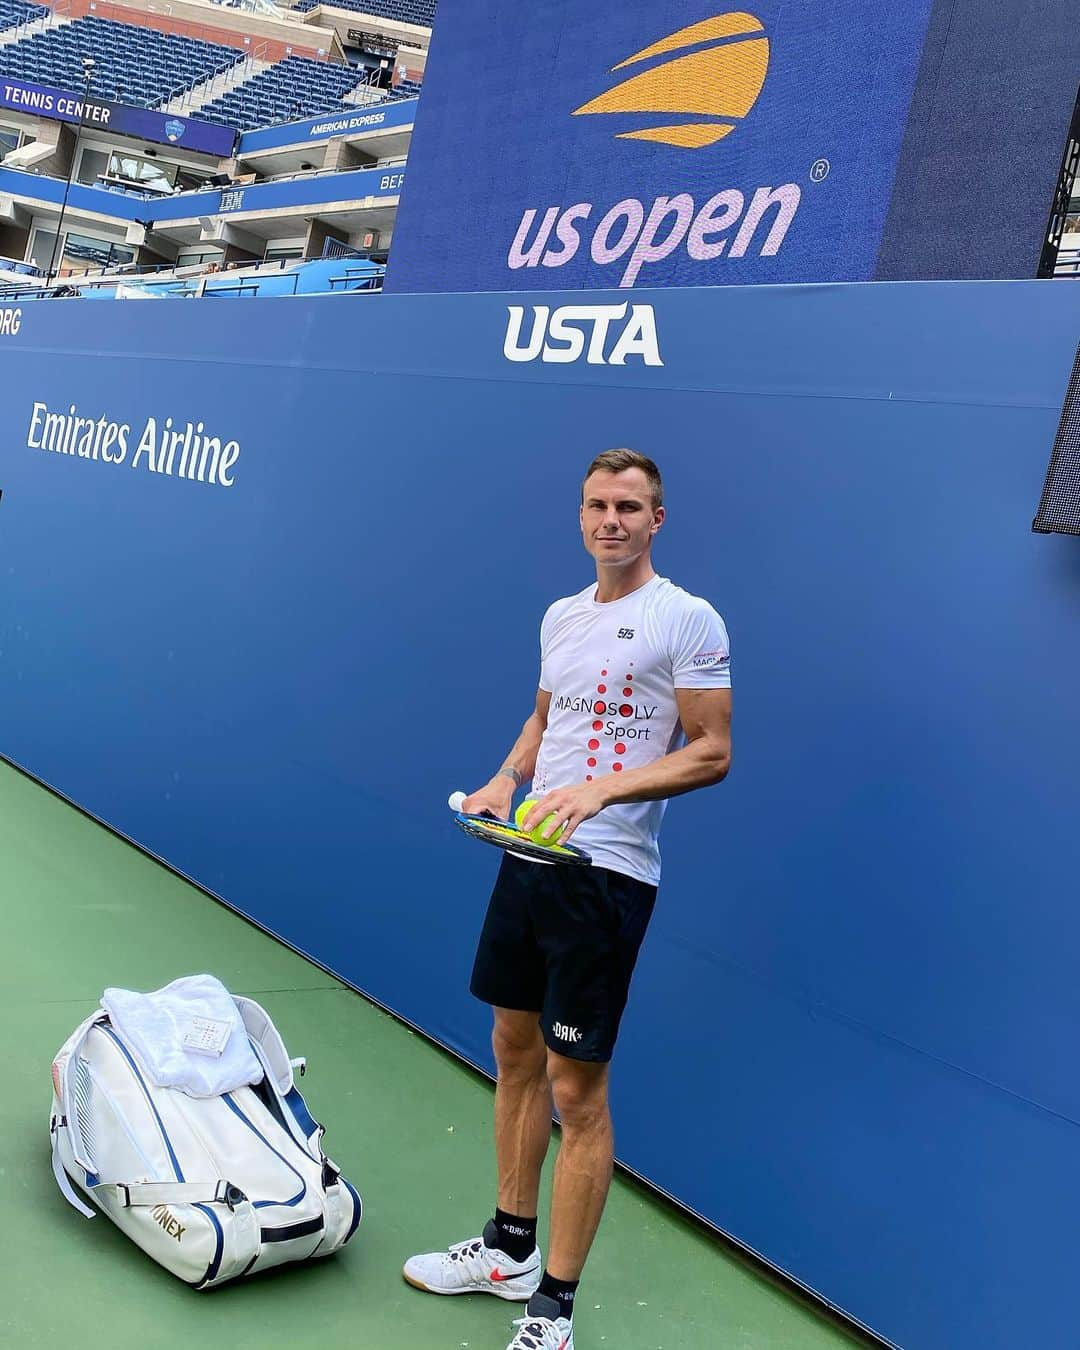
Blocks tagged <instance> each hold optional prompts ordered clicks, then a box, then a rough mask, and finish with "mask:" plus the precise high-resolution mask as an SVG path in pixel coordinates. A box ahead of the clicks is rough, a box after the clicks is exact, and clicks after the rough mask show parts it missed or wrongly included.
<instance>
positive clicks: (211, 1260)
mask: <svg viewBox="0 0 1080 1350" xmlns="http://www.w3.org/2000/svg"><path fill="white" fill-rule="evenodd" d="M172 987H173V986H170V988H172ZM221 988H222V992H223V993H227V991H225V990H224V987H223V986H222V987H221ZM229 998H231V1000H232V1002H233V1003H235V1005H236V1008H237V1009H238V1011H239V1014H240V1018H241V1019H242V1027H241V1026H240V1025H239V1024H238V1027H239V1029H238V1030H237V1033H236V1034H237V1035H238V1036H240V1035H242V1033H243V1032H245V1031H246V1033H247V1039H248V1041H249V1043H250V1045H251V1048H252V1050H253V1051H254V1053H255V1055H256V1057H257V1059H258V1062H259V1064H261V1066H262V1070H263V1074H262V1078H261V1081H259V1082H258V1083H256V1084H254V1085H253V1086H250V1085H249V1086H242V1087H239V1088H235V1089H234V1090H232V1091H229V1092H222V1093H220V1094H219V1095H211V1096H191V1095H189V1093H188V1092H185V1091H183V1090H181V1089H180V1088H177V1087H162V1086H158V1085H156V1084H155V1082H154V1081H152V1078H151V1076H150V1073H149V1072H148V1071H147V1069H146V1068H145V1066H144V1063H143V1062H142V1061H141V1060H140V1058H139V1056H138V1054H137V1052H136V1051H135V1050H134V1048H133V1046H132V1044H130V1043H126V1042H125V1038H124V1037H123V1036H122V1035H120V1034H119V1032H118V1030H117V1027H116V1025H115V1024H114V1019H113V1018H111V1017H110V1015H109V1013H108V1012H107V1011H106V1009H105V1008H99V1009H98V1011H97V1012H95V1013H94V1014H93V1016H92V1017H89V1018H87V1020H86V1021H85V1022H83V1023H82V1025H81V1026H79V1027H77V1028H76V1030H75V1031H74V1032H72V1034H71V1035H70V1036H69V1037H68V1039H67V1041H66V1042H65V1043H64V1045H63V1046H62V1047H61V1049H60V1051H59V1053H58V1054H57V1056H56V1059H55V1060H54V1061H53V1066H52V1076H53V1103H52V1117H51V1120H50V1123H49V1131H50V1134H51V1136H52V1154H53V1173H54V1174H55V1176H56V1180H57V1183H58V1185H59V1186H60V1189H61V1191H63V1193H64V1195H65V1197H66V1198H67V1200H68V1201H69V1202H70V1203H71V1204H72V1205H74V1207H75V1208H76V1209H77V1210H79V1212H80V1213H81V1214H84V1215H86V1217H87V1218H93V1217H94V1211H93V1210H92V1209H91V1208H90V1207H89V1206H88V1205H86V1203H85V1202H84V1201H83V1199H82V1198H81V1197H80V1195H79V1194H78V1192H77V1191H76V1190H75V1187H77V1188H78V1191H81V1192H82V1193H83V1195H85V1196H87V1197H88V1198H90V1199H92V1200H93V1201H94V1203H95V1204H96V1205H97V1206H99V1207H100V1208H101V1209H102V1210H103V1211H104V1212H105V1213H106V1214H107V1215H108V1216H109V1218H110V1219H112V1221H113V1223H115V1224H116V1226H117V1227H118V1228H120V1229H122V1230H123V1231H124V1232H125V1233H126V1234H127V1235H128V1237H129V1238H131V1239H132V1241H133V1242H136V1243H137V1244H138V1245H139V1246H140V1247H141V1248H142V1249H143V1251H144V1252H146V1253H147V1255H149V1256H152V1257H153V1258H154V1260H155V1261H157V1262H159V1263H160V1264H161V1265H163V1266H164V1267H165V1268H166V1269H167V1270H171V1271H172V1273H173V1274H174V1275H178V1276H179V1277H180V1279H182V1280H184V1281H185V1282H186V1283H187V1284H190V1285H192V1286H194V1288H196V1289H211V1288H213V1287H214V1286H216V1285H219V1284H224V1283H225V1282H226V1281H227V1280H234V1279H237V1278H239V1277H241V1276H244V1275H251V1274H255V1273H256V1272H258V1271H261V1270H266V1269H268V1268H269V1267H271V1266H278V1265H283V1264H285V1263H286V1262H289V1261H305V1260H307V1259H308V1258H310V1257H320V1256H329V1255H330V1254H331V1253H332V1252H336V1251H337V1250H338V1249H339V1248H340V1247H343V1246H344V1245H345V1243H346V1242H348V1241H349V1239H350V1238H351V1237H352V1235H353V1234H354V1233H355V1232H356V1228H357V1225H358V1224H359V1222H360V1215H361V1202H360V1196H359V1195H358V1194H357V1192H356V1190H355V1189H354V1187H353V1186H352V1185H350V1183H349V1182H348V1181H346V1179H345V1178H344V1177H343V1176H342V1175H341V1173H340V1172H339V1171H338V1169H337V1168H336V1167H335V1166H334V1164H333V1163H332V1162H331V1161H330V1159H329V1158H328V1157H327V1156H326V1154H325V1153H324V1152H323V1150H322V1136H323V1127H322V1126H321V1125H319V1124H318V1123H317V1122H316V1121H315V1120H314V1119H313V1118H312V1117H311V1115H310V1114H309V1112H308V1109H307V1106H306V1105H305V1103H304V1099H303V1097H302V1096H301V1095H300V1093H299V1092H298V1091H297V1088H296V1086H295V1083H294V1082H293V1069H294V1067H298V1068H299V1070H300V1072H301V1073H303V1072H304V1063H303V1061H302V1060H292V1061H290V1059H289V1056H288V1054H287V1052H286V1050H285V1046H284V1045H283V1043H282V1040H281V1037H280V1035H279V1034H278V1031H277V1028H276V1027H275V1026H274V1024H273V1022H272V1021H271V1020H270V1017H269V1016H268V1014H267V1013H266V1012H265V1011H264V1009H263V1008H261V1007H260V1006H259V1004H258V1003H255V1002H254V1001H253V1000H251V999H248V998H240V997H233V996H231V995H229ZM230 1012H231V1008H230ZM245 1053H246V1051H245ZM72 1183H74V1185H73V1184H72Z"/></svg>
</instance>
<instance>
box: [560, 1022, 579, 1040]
mask: <svg viewBox="0 0 1080 1350" xmlns="http://www.w3.org/2000/svg"><path fill="white" fill-rule="evenodd" d="M555 1035H556V1036H557V1037H558V1039H559V1040H560V1041H569V1042H570V1043H571V1044H572V1045H576V1044H577V1042H578V1041H580V1040H581V1032H580V1031H579V1030H578V1029H577V1027H568V1026H567V1025H566V1023H565V1022H556V1023H555Z"/></svg>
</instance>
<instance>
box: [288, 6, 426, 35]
mask: <svg viewBox="0 0 1080 1350" xmlns="http://www.w3.org/2000/svg"><path fill="white" fill-rule="evenodd" d="M320 3H321V4H325V5H327V6H328V7H329V8H331V9H351V10H355V11H356V12H357V13H359V14H374V15H375V16H376V18H380V19H397V20H399V22H401V23H415V24H418V25H419V26H420V27H421V28H430V27H431V26H432V25H433V24H434V22H435V11H436V9H437V8H438V0H299V3H298V4H297V5H296V6H295V8H296V9H298V10H300V12H301V13H306V12H307V11H308V10H310V9H314V8H315V7H316V6H317V5H319V4H320Z"/></svg>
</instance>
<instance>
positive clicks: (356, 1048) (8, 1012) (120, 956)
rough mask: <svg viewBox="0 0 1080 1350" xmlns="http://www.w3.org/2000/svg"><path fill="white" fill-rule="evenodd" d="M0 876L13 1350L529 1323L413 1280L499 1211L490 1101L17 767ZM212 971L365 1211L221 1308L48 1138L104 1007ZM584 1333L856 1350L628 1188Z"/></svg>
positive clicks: (417, 1349)
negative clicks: (284, 1065)
mask: <svg viewBox="0 0 1080 1350" xmlns="http://www.w3.org/2000/svg"><path fill="white" fill-rule="evenodd" d="M0 859H2V867H0V915H2V917H3V931H4V946H3V958H2V967H0V968H2V971H3V979H2V983H0V1014H2V1016H3V1023H4V1061H5V1063H4V1084H3V1091H2V1093H0V1150H2V1152H0V1248H2V1250H3V1253H4V1257H3V1262H2V1273H0V1345H3V1346H5V1347H11V1350H36V1347H46V1346H48V1347H55V1346H57V1345H73V1344H77V1345H78V1346H80V1348H81V1350H95V1347H99V1346H100V1347H105V1346H108V1347H110V1350H128V1347H131V1348H132V1350H134V1347H139V1350H147V1347H152V1348H153V1350H173V1347H177V1348H179V1347H187V1346H191V1345H203V1346H215V1347H216V1346H228V1347H234V1348H235V1350H246V1348H247V1347H251V1348H252V1350H255V1348H256V1347H258V1350H266V1347H276V1346H282V1347H285V1346H304V1345H314V1346H318V1347H320V1350H337V1348H338V1347H341V1348H342V1350H345V1347H348V1348H349V1350H364V1347H371V1348H372V1350H400V1348H407V1350H461V1348H463V1347H469V1348H470V1350H505V1346H506V1344H507V1342H508V1341H509V1339H510V1322H511V1319H512V1318H513V1317H514V1316H517V1315H520V1309H519V1307H518V1305H516V1304H508V1303H502V1302H500V1301H498V1300H495V1299H491V1298H485V1297H483V1296H479V1297H469V1298H456V1299H440V1298H436V1297H433V1296H431V1295H425V1294H422V1293H419V1292H417V1291H415V1290H413V1289H411V1288H409V1287H408V1286H407V1285H406V1284H405V1283H404V1282H403V1281H402V1279H401V1276H400V1269H401V1263H402V1260H403V1259H404V1258H405V1257H407V1256H408V1255H410V1254H411V1253H412V1252H414V1251H420V1250H427V1249H431V1248H435V1247H441V1246H443V1245H445V1244H446V1243H448V1242H450V1241H454V1240H457V1239H459V1238H463V1237H467V1236H469V1235H471V1233H473V1232H474V1231H479V1227H480V1226H481V1225H482V1223H483V1221H484V1219H485V1218H486V1217H487V1216H488V1214H489V1213H490V1212H491V1206H492V1203H493V1176H492V1161H491V1147H490V1136H491V1124H490V1117H491V1102H492V1090H491V1086H490V1084H488V1083H487V1082H486V1081H485V1080H484V1079H482V1078H481V1077H480V1076H479V1075H478V1074H476V1073H474V1072H473V1071H472V1070H470V1069H469V1068H467V1067H465V1066H464V1065H462V1064H460V1063H459V1062H458V1061H456V1060H455V1059H454V1058H453V1057H452V1056H451V1055H449V1054H447V1053H445V1052H443V1051H441V1050H440V1049H438V1048H437V1047H435V1046H432V1045H430V1044H429V1043H428V1042H426V1041H425V1040H424V1039H423V1038H422V1037H421V1036H419V1035H417V1034H415V1033H414V1032H412V1031H410V1030H408V1029H407V1028H406V1027H404V1026H402V1025H401V1024H400V1023H398V1022H397V1021H395V1020H394V1019H393V1018H391V1017H389V1016H388V1015H387V1014H385V1013H384V1012H382V1011H381V1010H380V1009H378V1008H376V1007H374V1006H373V1005H372V1004H370V1003H368V1002H367V1001H366V1000H365V999H363V998H362V997H360V996H359V995H358V994H356V993H355V992H354V991H352V990H350V989H348V988H347V987H346V986H344V985H342V984H340V983H339V982H338V981H337V980H335V979H333V978H332V977H331V976H329V975H326V974H325V973H324V972H322V971H321V970H319V969H318V968H317V967H315V966H313V965H311V964H310V963H309V962H307V961H305V960H304V959H303V958H301V957H299V956H297V955H296V954H295V953H293V952H292V951H290V950H288V949H287V948H286V947H284V946H282V945H281V944H280V943H278V942H276V941H274V940H273V939H272V938H270V937H267V936H266V935H264V934H263V933H260V932H259V931H258V930H257V929H256V928H254V927H253V926H251V925H250V924H248V923H245V922H244V921H243V920H242V919H240V918H238V917H237V916H236V915H234V914H232V913H231V912H230V911H229V910H227V909H226V908H225V907H224V906H222V905H220V904H218V903H217V902H216V901H214V900H212V899H210V898H209V897H207V896H206V895H204V894H203V893H202V892H200V891H199V890H197V889H196V888H195V887H193V886H190V885H188V884H187V883H185V882H184V881H182V880H181V879H179V878H178V877H176V876H174V875H173V874H172V873H171V872H169V871H168V870H167V869H166V868H164V867H161V866H160V865H158V864H157V863H155V862H153V861H152V860H151V859H149V858H147V857H146V856H144V855H143V854H141V853H140V852H139V851H138V850H137V849H135V848H132V847H131V846H130V845H128V844H126V843H124V842H123V841H122V840H120V839H118V838H116V837H115V836H114V835H112V834H110V833H109V832H108V831H107V830H105V829H103V828H101V827H100V826H98V825H96V824H95V823H94V822H93V821H91V820H89V819H87V818H86V817H85V816H83V815H82V814H81V813H80V812H78V811H76V810H75V809H74V808H72V807H70V806H68V805H67V804H66V803H64V802H63V801H61V800H60V799H58V798H57V797H55V796H53V795H52V794H51V793H49V792H47V791H46V790H45V789H44V788H42V787H40V786H39V785H38V784H36V783H34V782H32V781H31V780H30V779H28V778H25V777H24V776H23V775H21V774H19V773H18V772H16V771H15V770H13V769H11V768H10V767H9V766H7V765H5V764H3V763H2V762H0ZM202 970H209V971H211V972H212V973H213V974H215V975H217V976H218V977H219V978H220V979H221V980H223V981H224V983H225V984H226V985H227V986H228V987H229V988H230V989H232V990H233V991H234V992H235V993H242V994H248V995H251V996H252V997H254V998H257V999H258V1000H259V1001H260V1002H261V1003H263V1004H264V1005H265V1006H266V1007H267V1009H268V1010H269V1011H270V1013H271V1015H272V1016H273V1017H274V1019H275V1021H276V1022H277V1024H278V1027H279V1028H280V1030H281V1032H282V1035H283V1036H284V1038H285V1043H286V1045H287V1046H288V1048H289V1052H290V1054H293V1055H300V1054H303V1055H306V1056H307V1060H308V1075H307V1077H306V1079H305V1080H304V1085H303V1086H304V1092H305V1095H306V1096H307V1099H308V1104H309V1105H310V1106H311V1108H312V1110H313V1111H314V1113H315V1115H316V1116H317V1117H318V1118H319V1119H321V1120H322V1121H323V1122H324V1123H325V1124H326V1127H327V1137H326V1147H327V1149H328V1151H329V1153H330V1155H331V1156H332V1157H333V1158H334V1159H335V1161H336V1162H337V1163H338V1164H339V1166H341V1168H342V1169H343V1170H344V1172H345V1174H346V1176H348V1177H349V1178H350V1179H351V1180H352V1181H354V1182H355V1184H356V1185H357V1187H358V1189H359V1190H360V1192H361V1194H362V1195H363V1198H364V1221H363V1223H362V1224H361V1227H360V1230H359V1232H358V1233H357V1235H356V1237H355V1238H354V1239H353V1242H352V1243H351V1245H350V1246H349V1247H347V1248H346V1249H345V1250H344V1251H343V1252H342V1253H340V1254H339V1255H337V1256H335V1257H332V1258H330V1259H328V1260H326V1261H320V1262H315V1263H313V1264H312V1265H310V1266H292V1267H287V1268H285V1269H283V1270H281V1271H278V1272H271V1273H269V1274H267V1275H265V1276H262V1277H260V1278H257V1279H254V1280H252V1281H250V1282H248V1283H242V1284H237V1285H232V1286H228V1287H226V1288H223V1289H221V1290H217V1291H214V1292H211V1293H206V1294H198V1293H195V1292H194V1291H193V1290H191V1289H188V1288H187V1287H186V1286H185V1285H183V1284H181V1283H180V1282H179V1281H178V1280H176V1279H175V1278H174V1277H173V1276H171V1275H169V1274H168V1273H166V1272H165V1271H164V1270H162V1269H161V1268H160V1267H158V1266H156V1265H154V1264H153V1262H151V1261H150V1260H149V1258H148V1257H146V1256H144V1255H143V1254H142V1252H140V1251H139V1250H138V1249H137V1248H136V1247H135V1246H134V1245H132V1244H131V1243H130V1242H128V1240H127V1239H126V1238H124V1237H123V1236H122V1235H121V1234H120V1232H119V1231H118V1230H117V1229H115V1228H114V1227H113V1226H112V1224H111V1223H109V1222H108V1220H107V1219H104V1218H100V1217H99V1218H96V1219H94V1220H91V1221H88V1220H86V1219H83V1218H81V1217H80V1216H79V1215H78V1214H77V1213H76V1212H75V1211H74V1210H73V1209H71V1208H69V1206H68V1205H67V1204H66V1203H65V1201H64V1200H63V1199H62V1197H61V1195H60V1193H59V1191H58V1190H57V1188H56V1185H55V1183H54V1181H53V1177H52V1173H51V1170H50V1163H49V1143H48V1128H47V1126H48V1109H49V1098H50V1081H49V1066H50V1063H51V1060H52V1056H53V1054H54V1052H55V1051H56V1050H57V1048H58V1047H59V1046H60V1044H61V1042H62V1041H63V1040H64V1038H65V1037H66V1036H67V1034H68V1033H69V1032H70V1031H71V1030H72V1029H73V1028H74V1027H75V1025H76V1023H77V1022H79V1021H80V1020H81V1019H82V1018H83V1017H85V1016H86V1015H87V1014H88V1013H89V1012H90V1011H92V1009H93V1008H94V1007H95V1006H96V1004H97V1000H98V998H99V996H100V994H101V991H102V990H103V989H104V988H105V987H106V986H107V985H113V984H116V985H123V986H126V987H128V988H133V989H143V990H149V989H155V988H158V987H159V986H160V985H163V984H165V983H167V982H168V981H169V980H172V979H175V978H176V977H177V976H180V975H186V974H192V973H195V972H197V971H202ZM617 1127H618V1122H616V1129H617ZM553 1154H554V1147H553V1149H552V1155H553ZM549 1161H550V1159H549ZM541 1223H542V1224H543V1218H542V1219H541ZM542 1231H543V1229H542ZM575 1322H576V1340H577V1346H578V1350H600V1347H604V1348H605V1350H616V1348H617V1350H714V1348H715V1350H818V1347H821V1348H822V1350H824V1348H825V1347H840V1346H851V1345H857V1344H862V1343H863V1342H862V1341H860V1340H858V1339H857V1338H855V1337H854V1336H852V1335H850V1334H849V1333H848V1332H847V1331H846V1330H844V1329H842V1328H841V1327H840V1326H838V1325H837V1324H835V1323H833V1322H832V1321H830V1320H828V1319H827V1318H826V1317H825V1316H823V1315H821V1314H820V1313H819V1312H818V1311H817V1310H816V1308H815V1307H814V1306H812V1305H811V1304H809V1303H807V1302H804V1301H802V1300H801V1299H799V1298H798V1297H796V1296H794V1295H793V1294H791V1293H790V1292H788V1291H787V1290H786V1289H785V1288H783V1287H781V1286H780V1285H779V1284H778V1283H776V1282H774V1281H773V1280H772V1279H771V1278H770V1277H769V1276H768V1275H766V1274H763V1273H762V1272H760V1271H759V1270H758V1269H756V1268H755V1267H753V1266H752V1265H750V1264H748V1263H747V1262H745V1261H744V1260H743V1259H742V1258H740V1257H739V1256H737V1255H735V1254H733V1253H732V1252H731V1251H730V1250H729V1249H728V1248H727V1247H726V1246H725V1245H724V1244H722V1243H720V1242H718V1241H716V1240H714V1239H713V1238H712V1237H711V1236H710V1235H709V1234H708V1233H705V1232H703V1231H701V1230H700V1229H699V1228H698V1227H696V1226H695V1225H694V1224H692V1223H691V1222H689V1221H688V1220H686V1219H685V1218H684V1217H682V1216H681V1215H680V1214H679V1213H678V1212H676V1211H675V1210H674V1209H672V1208H671V1207H669V1206H668V1205H667V1204H666V1203H664V1202H662V1201H660V1200H658V1199H656V1198H655V1197H653V1196H651V1195H650V1194H648V1193H647V1192H646V1191H645V1190H644V1189H643V1188H641V1187H639V1186H638V1185H636V1184H635V1183H633V1182H632V1181H628V1180H626V1179H623V1178H618V1179H617V1180H616V1183H615V1186H614V1188H613V1190H612V1195H611V1202H610V1205H609V1208H608V1212H607V1215H606V1217H605V1220H604V1225H603V1227H602V1229H601V1232H600V1236H599V1238H598V1240H597V1245H596V1248H595V1250H594V1253H593V1256H592V1259H591V1262H590V1265H589V1268H588V1270H587V1271H586V1278H585V1281H584V1283H583V1284H582V1287H581V1293H580V1295H579V1299H578V1312H577V1316H576V1318H575Z"/></svg>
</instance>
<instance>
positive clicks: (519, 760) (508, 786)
mask: <svg viewBox="0 0 1080 1350" xmlns="http://www.w3.org/2000/svg"><path fill="white" fill-rule="evenodd" d="M550 708H551V694H550V693H549V692H548V691H547V690H546V689H538V690H537V691H536V707H535V708H534V709H533V712H532V714H531V715H530V716H529V718H528V719H527V720H526V722H525V725H524V726H523V727H522V728H521V735H520V736H519V737H518V738H517V740H516V741H515V742H514V746H513V749H512V750H511V751H510V753H509V754H508V755H507V756H506V759H505V760H504V761H503V765H502V768H501V769H500V770H499V771H498V773H497V774H496V775H495V776H494V778H492V779H490V780H489V781H488V782H487V783H485V784H484V786H483V787H482V788H479V789H478V790H477V791H476V792H474V793H472V794H471V795H470V796H468V797H466V798H465V801H464V803H463V804H462V808H461V809H462V810H463V811H468V812H470V813H473V814H477V815H478V814H479V813H480V812H482V811H490V812H491V813H492V815H495V816H498V817H499V818H500V819H501V820H507V819H509V816H510V807H511V805H512V804H513V800H514V793H515V791H516V790H517V789H518V788H519V787H520V786H521V784H522V783H524V782H525V781H526V780H527V779H529V778H531V777H532V776H533V771H534V770H535V768H536V756H537V755H538V754H539V752H540V741H541V740H542V738H543V735H544V731H545V730H546V729H547V722H548V711H549V709H550Z"/></svg>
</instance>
